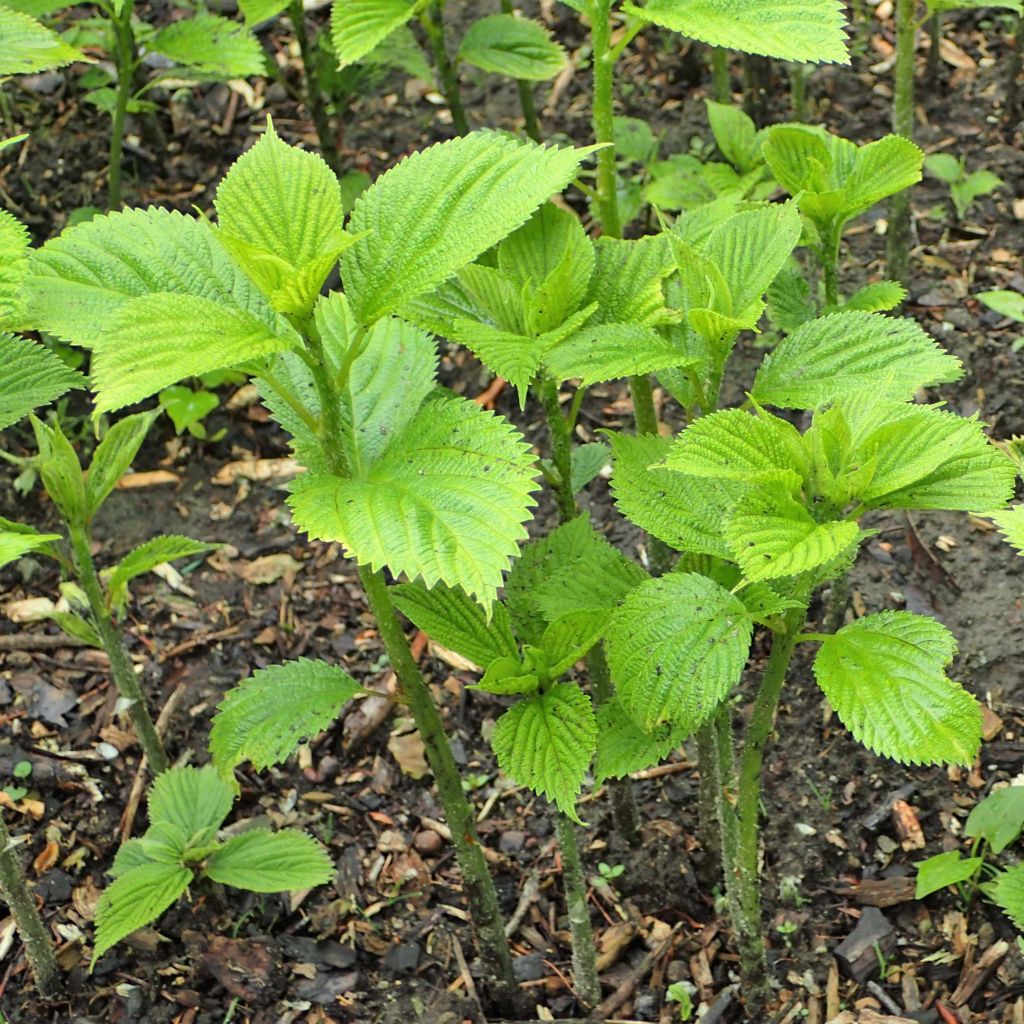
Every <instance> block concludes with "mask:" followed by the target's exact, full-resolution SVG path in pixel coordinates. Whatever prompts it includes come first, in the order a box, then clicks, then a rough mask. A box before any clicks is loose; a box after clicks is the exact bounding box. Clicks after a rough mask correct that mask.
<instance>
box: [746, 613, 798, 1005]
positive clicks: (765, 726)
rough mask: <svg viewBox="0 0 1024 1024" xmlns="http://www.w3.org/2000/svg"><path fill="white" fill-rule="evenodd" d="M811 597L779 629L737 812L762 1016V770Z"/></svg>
mask: <svg viewBox="0 0 1024 1024" xmlns="http://www.w3.org/2000/svg"><path fill="white" fill-rule="evenodd" d="M807 608H808V604H807V601H806V600H804V601H802V602H801V605H800V607H799V608H795V609H792V610H790V612H789V613H788V614H787V615H786V632H784V633H776V634H775V638H774V641H773V644H772V652H771V654H770V655H769V657H768V663H767V664H766V665H765V668H764V673H763V675H762V677H761V687H760V690H759V691H758V694H757V700H756V701H755V702H754V711H753V714H752V715H751V718H750V724H749V725H748V726H747V729H746V733H745V735H744V739H743V753H742V755H741V758H740V769H739V779H738V789H737V794H736V800H737V802H736V814H737V819H738V823H739V830H738V834H737V837H736V838H737V844H736V860H735V864H734V865H733V866H732V869H731V871H730V875H729V879H728V881H729V884H730V885H731V886H732V887H733V889H734V891H735V904H734V905H735V908H736V910H737V912H738V917H737V919H736V920H734V922H733V924H734V927H735V928H736V931H737V938H738V940H739V950H740V975H741V977H742V979H743V985H744V990H745V993H746V995H747V1001H748V1002H747V1006H748V1012H749V1013H751V1014H752V1015H753V1016H755V1017H758V1018H760V1016H761V1015H762V1014H763V1012H764V1007H765V1005H766V1003H767V1001H768V997H769V995H770V993H771V986H770V981H769V974H768V959H767V951H766V947H765V941H764V931H763V928H762V925H761V881H760V877H759V871H758V853H759V839H760V821H759V811H760V806H761V772H762V768H763V765H764V751H765V747H766V745H767V743H768V737H769V736H770V735H771V731H772V727H773V725H774V721H775V711H776V709H777V708H778V704H779V697H780V695H781V693H782V686H783V684H784V683H785V681H786V672H787V670H788V669H789V663H790V661H791V660H792V657H793V650H794V648H795V647H796V644H797V641H798V639H799V635H800V628H801V627H802V626H803V623H804V622H805V621H806V618H807Z"/></svg>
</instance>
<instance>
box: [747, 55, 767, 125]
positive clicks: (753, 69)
mask: <svg viewBox="0 0 1024 1024" xmlns="http://www.w3.org/2000/svg"><path fill="white" fill-rule="evenodd" d="M771 89H772V62H771V59H770V58H768V57H761V56H758V55H756V54H753V53H747V54H744V55H743V109H744V110H745V111H746V112H747V114H748V115H749V116H750V117H752V118H753V119H754V123H755V124H756V125H757V126H758V128H763V127H764V125H765V122H766V121H767V120H768V97H769V95H771Z"/></svg>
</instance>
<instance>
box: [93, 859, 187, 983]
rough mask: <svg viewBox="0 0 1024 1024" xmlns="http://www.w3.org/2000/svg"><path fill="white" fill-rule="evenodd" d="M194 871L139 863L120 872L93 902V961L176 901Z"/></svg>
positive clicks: (179, 867)
mask: <svg viewBox="0 0 1024 1024" xmlns="http://www.w3.org/2000/svg"><path fill="white" fill-rule="evenodd" d="M193 877H194V876H193V874H192V872H191V871H189V869H188V868H185V867H182V866H181V865H180V864H155V863H149V864H139V865H137V866H135V867H132V868H131V869H130V870H127V871H125V872H124V874H122V875H120V876H119V877H118V878H117V879H116V880H115V881H114V882H113V883H112V884H111V885H109V886H108V887H107V888H106V889H105V890H104V891H103V895H102V896H100V899H99V902H98V903H97V905H96V941H95V945H94V946H93V951H92V962H93V964H95V963H96V961H97V960H98V959H99V958H100V957H101V956H103V954H104V953H105V952H106V951H107V950H108V949H110V948H111V946H114V945H116V944H117V943H118V942H120V941H121V940H122V939H124V938H126V937H127V936H129V935H131V933H132V932H134V931H138V929H139V928H142V927H143V926H144V925H147V924H149V923H150V922H152V921H155V920H156V919H157V918H158V917H159V916H160V915H161V914H162V913H163V912H164V911H165V910H167V908H168V907H170V906H172V905H173V904H175V903H177V901H178V898H179V897H180V896H181V894H182V893H183V892H184V891H185V890H186V889H187V888H188V885H189V882H191V881H192V878H193Z"/></svg>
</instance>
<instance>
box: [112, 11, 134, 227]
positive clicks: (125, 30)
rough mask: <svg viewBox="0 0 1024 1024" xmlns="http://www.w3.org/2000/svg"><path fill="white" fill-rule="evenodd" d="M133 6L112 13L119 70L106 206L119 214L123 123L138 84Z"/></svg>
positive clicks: (116, 64)
mask: <svg viewBox="0 0 1024 1024" xmlns="http://www.w3.org/2000/svg"><path fill="white" fill-rule="evenodd" d="M132 6H133V5H132V3H131V0H126V2H125V4H124V7H123V8H122V9H121V12H120V14H114V13H111V28H112V29H113V33H114V53H113V57H114V65H115V66H116V68H117V88H116V93H115V98H114V114H113V122H112V124H111V126H110V154H109V165H110V166H109V169H108V171H107V206H108V208H109V209H111V210H116V209H118V208H119V207H120V206H121V166H122V164H123V162H124V123H125V118H126V117H127V114H128V101H129V100H130V99H131V95H132V91H133V88H132V87H133V83H134V81H135V61H136V56H135V34H134V32H133V31H132Z"/></svg>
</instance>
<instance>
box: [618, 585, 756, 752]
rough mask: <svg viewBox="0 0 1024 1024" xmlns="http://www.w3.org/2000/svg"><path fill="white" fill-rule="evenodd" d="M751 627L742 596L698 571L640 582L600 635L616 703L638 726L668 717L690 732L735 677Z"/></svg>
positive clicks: (650, 725) (740, 669)
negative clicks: (609, 668)
mask: <svg viewBox="0 0 1024 1024" xmlns="http://www.w3.org/2000/svg"><path fill="white" fill-rule="evenodd" d="M752 631H753V626H752V623H751V620H750V617H749V616H748V615H747V611H746V608H745V607H744V605H743V603H742V601H740V600H739V598H737V597H735V596H734V595H732V594H730V593H729V592H728V591H727V590H725V589H724V588H723V587H720V586H719V585H718V584H717V583H715V582H714V581H713V580H710V579H708V578H707V577H705V576H699V575H697V574H695V573H672V574H671V575H669V576H664V577H661V578H660V579H653V580H649V581H648V582H646V583H644V584H642V585H641V586H639V587H637V588H636V589H635V590H634V591H633V592H632V593H630V594H629V596H628V597H627V598H626V600H625V601H624V602H623V603H622V605H621V607H620V608H619V609H618V610H617V611H616V612H615V614H614V615H613V616H612V620H611V622H610V623H609V625H608V630H607V634H606V637H605V647H606V650H607V652H608V664H609V666H610V667H611V671H612V678H613V679H614V680H615V683H616V687H617V690H618V694H619V697H620V699H621V700H622V704H623V706H624V707H625V708H626V710H627V711H628V713H629V714H630V715H631V716H632V717H633V719H634V720H635V721H636V723H637V725H639V726H640V728H641V729H643V730H645V731H648V732H649V731H651V730H653V729H654V728H655V727H656V726H658V725H660V724H661V723H662V722H670V723H672V725H673V726H675V727H678V728H679V729H680V730H681V733H680V734H681V736H686V735H689V733H691V732H692V731H694V730H695V729H697V728H698V727H699V726H700V725H702V724H703V723H704V722H705V721H707V720H708V718H709V717H710V716H711V714H712V712H713V711H714V710H715V708H716V707H717V706H718V705H719V703H721V701H722V700H724V699H725V697H726V695H727V694H728V693H729V691H730V690H731V689H732V687H733V686H734V685H735V684H736V683H737V682H738V681H739V678H740V675H741V673H742V672H743V666H744V665H745V664H746V661H747V655H748V653H749V650H750V638H751V634H752Z"/></svg>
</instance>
